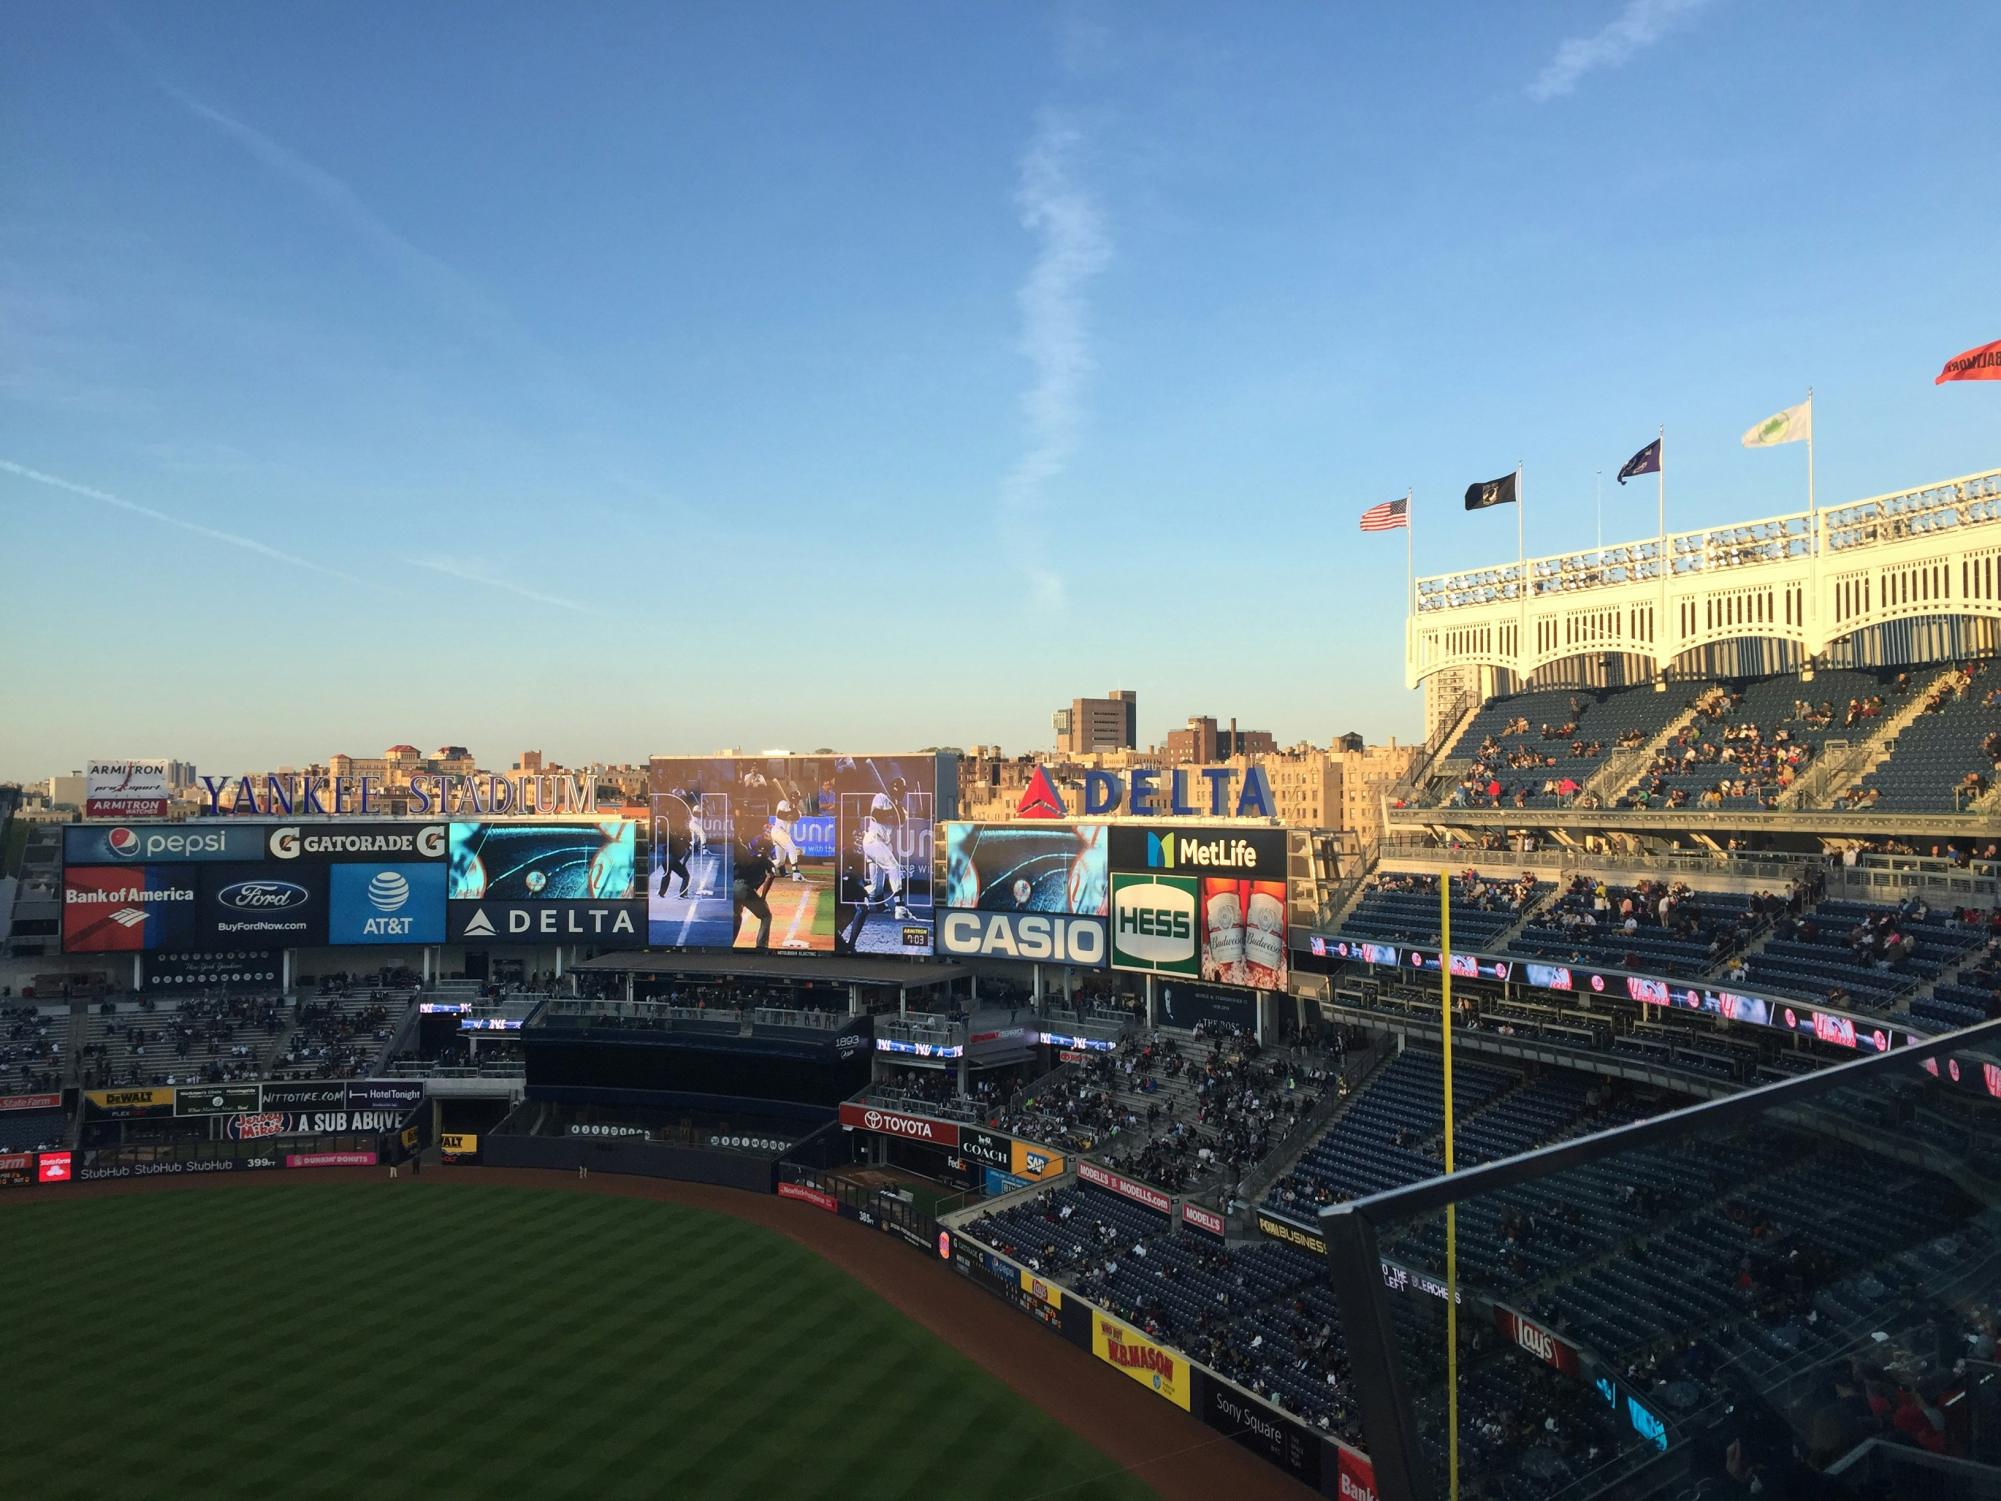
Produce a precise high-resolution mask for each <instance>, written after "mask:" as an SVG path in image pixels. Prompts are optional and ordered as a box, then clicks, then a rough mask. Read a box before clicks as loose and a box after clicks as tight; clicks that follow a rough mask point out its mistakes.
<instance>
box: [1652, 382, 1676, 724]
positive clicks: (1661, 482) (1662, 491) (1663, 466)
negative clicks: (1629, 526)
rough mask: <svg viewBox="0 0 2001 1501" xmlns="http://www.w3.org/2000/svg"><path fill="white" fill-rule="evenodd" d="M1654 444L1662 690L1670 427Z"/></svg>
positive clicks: (1657, 656) (1657, 651) (1669, 568)
mask: <svg viewBox="0 0 2001 1501" xmlns="http://www.w3.org/2000/svg"><path fill="white" fill-rule="evenodd" d="M1654 441H1655V442H1656V443H1658V444H1660V447H1659V448H1658V449H1656V450H1655V452H1654V501H1655V506H1656V508H1657V509H1658V511H1659V518H1658V519H1659V521H1660V542H1659V543H1658V544H1657V547H1658V549H1659V550H1658V552H1657V553H1656V555H1655V557H1654V568H1655V570H1656V571H1657V572H1658V573H1659V574H1660V576H1661V606H1660V613H1659V614H1658V615H1657V616H1655V618H1654V686H1655V688H1657V689H1658V688H1660V687H1661V686H1662V681H1661V672H1662V669H1663V667H1664V666H1665V664H1664V663H1663V662H1662V661H1661V643H1662V642H1663V641H1666V640H1667V639H1668V618H1667V612H1668V575H1669V574H1670V573H1671V572H1673V564H1672V563H1671V562H1670V561H1669V559H1668V540H1667V424H1666V423H1665V422H1663V423H1662V424H1661V426H1660V431H1659V432H1658V433H1657V434H1656V435H1655V437H1654Z"/></svg>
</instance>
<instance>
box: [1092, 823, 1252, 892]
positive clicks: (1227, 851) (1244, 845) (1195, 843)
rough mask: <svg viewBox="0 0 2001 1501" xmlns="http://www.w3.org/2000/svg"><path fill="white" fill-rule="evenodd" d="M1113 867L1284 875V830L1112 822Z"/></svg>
mask: <svg viewBox="0 0 2001 1501" xmlns="http://www.w3.org/2000/svg"><path fill="white" fill-rule="evenodd" d="M1111 832H1112V845H1111V855H1112V869H1113V870H1124V871H1141V870H1147V871H1161V872H1163V873H1166V874H1189V875H1209V876H1240V877H1244V878H1246V879H1252V880H1262V881H1282V880H1284V879H1285V831H1284V830H1283V829H1247V830H1242V831H1239V830H1235V829H1222V828H1214V827H1210V828H1202V827H1195V828H1189V827H1180V828H1175V827H1167V828H1147V827H1144V826H1130V825H1122V824H1114V825H1113V826H1112V831H1111Z"/></svg>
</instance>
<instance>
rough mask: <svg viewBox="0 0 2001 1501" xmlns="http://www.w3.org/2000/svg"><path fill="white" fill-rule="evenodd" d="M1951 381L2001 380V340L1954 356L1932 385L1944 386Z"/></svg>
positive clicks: (1946, 363)
mask: <svg viewBox="0 0 2001 1501" xmlns="http://www.w3.org/2000/svg"><path fill="white" fill-rule="evenodd" d="M1949 380H2001V339H1996V340H1995V341H1994V342H1993V343H1992V344H1982V345H1981V346H1980V347H1979V348H1978V349H1969V350H1967V351H1966V353H1965V354H1956V355H1954V356H1953V357H1952V358H1951V359H1949V360H1947V361H1946V362H1945V369H1943V370H1941V371H1939V373H1938V379H1937V380H1935V381H1933V382H1932V384H1933V385H1935V386H1942V385H1944V384H1945V383H1946V382H1947V381H1949Z"/></svg>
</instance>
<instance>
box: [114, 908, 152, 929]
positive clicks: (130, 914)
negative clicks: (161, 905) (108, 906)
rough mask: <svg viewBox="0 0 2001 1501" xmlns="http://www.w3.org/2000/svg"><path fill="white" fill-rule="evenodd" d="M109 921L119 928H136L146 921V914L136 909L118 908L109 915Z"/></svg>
mask: <svg viewBox="0 0 2001 1501" xmlns="http://www.w3.org/2000/svg"><path fill="white" fill-rule="evenodd" d="M111 920H112V921H113V922H115V923H117V924H118V926H119V927H121V928H136V927H138V926H139V924H140V923H142V922H144V921H145V920H146V914H145V912H144V911H142V910H141V909H140V908H138V907H120V908H119V909H118V910H117V911H116V912H114V913H112V914H111Z"/></svg>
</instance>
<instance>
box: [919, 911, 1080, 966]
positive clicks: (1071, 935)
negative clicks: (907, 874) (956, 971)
mask: <svg viewBox="0 0 2001 1501" xmlns="http://www.w3.org/2000/svg"><path fill="white" fill-rule="evenodd" d="M939 938H940V943H941V946H942V948H943V949H944V951H945V952H946V953H948V954H963V955H967V956H969V957H975V958H992V959H1031V960H1047V961H1049V962H1050V963H1052V964H1080V965H1091V966H1097V965H1101V964H1103V963H1104V962H1105V927H1104V924H1103V923H1102V922H1100V921H1099V920H1098V919H1097V918H1095V917H1065V916H1051V915H1048V914H1046V913H1040V912H947V913H945V914H944V915H943V917H941V918H940V919H939Z"/></svg>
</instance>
